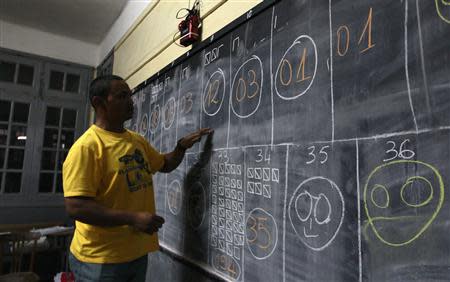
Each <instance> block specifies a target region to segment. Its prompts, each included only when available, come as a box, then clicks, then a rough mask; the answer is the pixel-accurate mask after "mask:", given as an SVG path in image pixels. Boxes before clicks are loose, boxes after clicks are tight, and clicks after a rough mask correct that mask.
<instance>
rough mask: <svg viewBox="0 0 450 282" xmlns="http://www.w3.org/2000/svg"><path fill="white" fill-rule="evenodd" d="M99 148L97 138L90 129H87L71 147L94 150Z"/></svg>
mask: <svg viewBox="0 0 450 282" xmlns="http://www.w3.org/2000/svg"><path fill="white" fill-rule="evenodd" d="M98 146H99V140H98V137H97V136H96V134H95V131H94V130H93V128H92V127H90V128H88V130H86V131H85V132H84V133H83V134H82V135H81V136H80V137H79V138H78V139H77V141H75V143H74V144H73V145H72V148H71V149H79V148H87V149H92V150H95V149H97V148H98Z"/></svg>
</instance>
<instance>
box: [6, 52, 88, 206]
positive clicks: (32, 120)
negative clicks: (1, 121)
mask: <svg viewBox="0 0 450 282" xmlns="http://www.w3.org/2000/svg"><path fill="white" fill-rule="evenodd" d="M0 60H2V61H7V62H11V63H15V64H16V71H15V78H14V81H15V82H16V81H17V76H18V68H19V67H18V64H24V65H32V66H33V67H34V73H33V85H32V86H27V85H23V84H17V83H12V82H3V81H0V99H2V100H7V101H10V102H11V103H15V102H23V103H29V104H30V106H29V114H28V123H27V141H26V145H25V153H24V163H23V168H22V181H21V190H20V193H17V194H15V193H11V194H6V193H3V192H2V191H0V206H2V207H55V206H57V207H59V206H63V205H64V198H63V194H62V193H48V194H47V193H39V176H40V168H41V158H42V154H41V152H42V149H43V136H44V128H45V116H46V107H47V106H54V107H58V108H71V109H76V110H77V119H76V124H75V134H74V140H76V139H77V138H78V137H79V136H80V135H81V134H82V133H84V131H85V129H87V126H88V121H89V113H90V104H89V102H88V99H87V93H88V83H89V81H90V80H91V79H92V77H93V73H94V68H93V67H90V66H85V65H79V64H74V63H69V62H65V61H60V60H56V59H50V58H46V57H41V56H37V55H30V54H25V53H22V52H19V51H13V50H9V49H4V48H0ZM51 70H56V71H63V72H64V73H71V74H78V75H80V85H79V92H78V93H72V92H64V91H55V90H49V89H48V85H49V79H50V71H51ZM65 77H66V74H65ZM64 87H65V86H64ZM12 114H13V112H12V111H11V112H10V119H9V121H8V138H9V136H10V132H11V126H12V124H14V123H13V122H11V116H12ZM61 119H62V112H61V116H60V122H61ZM60 125H61V124H60ZM60 133H61V129H58V139H59V134H60ZM58 142H59V140H58ZM2 147H6V148H8V147H9V140H8V142H7V144H6V145H5V146H2ZM7 157H8V156H7V154H6V152H5V160H4V161H5V162H7ZM5 167H6V164H5ZM1 171H3V168H2V170H1ZM56 171H57V164H56V165H55V170H54V175H57V172H56ZM54 182H55V180H54Z"/></svg>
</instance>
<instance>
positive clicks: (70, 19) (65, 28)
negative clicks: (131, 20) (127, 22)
mask: <svg viewBox="0 0 450 282" xmlns="http://www.w3.org/2000/svg"><path fill="white" fill-rule="evenodd" d="M127 2H128V0H0V19H1V20H4V21H8V22H12V23H15V24H19V25H24V26H28V27H31V28H35V29H39V30H42V31H46V32H50V33H55V34H59V35H63V36H66V37H70V38H75V39H79V40H82V41H85V42H89V43H94V44H99V43H100V42H101V41H102V40H103V38H104V37H105V35H106V34H107V32H108V30H109V29H110V27H111V26H112V24H113V23H114V21H115V20H116V19H117V17H118V16H119V15H120V13H121V11H122V9H123V8H124V7H125V5H126V3H127Z"/></svg>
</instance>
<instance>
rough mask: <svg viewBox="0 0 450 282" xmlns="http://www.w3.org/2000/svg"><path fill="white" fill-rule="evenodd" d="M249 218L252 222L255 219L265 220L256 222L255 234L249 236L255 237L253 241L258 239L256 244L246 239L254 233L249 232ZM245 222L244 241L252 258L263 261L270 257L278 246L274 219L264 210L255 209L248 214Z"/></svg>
mask: <svg viewBox="0 0 450 282" xmlns="http://www.w3.org/2000/svg"><path fill="white" fill-rule="evenodd" d="M250 218H253V219H254V220H255V218H259V219H261V218H265V220H264V221H263V222H258V224H256V222H255V224H256V226H255V228H254V230H256V232H257V234H256V235H255V234H252V235H251V236H256V238H255V239H258V242H256V243H255V242H250V241H251V240H249V238H248V237H249V233H250V232H251V233H255V231H252V230H250V231H249V228H248V223H249V219H250ZM245 222H246V228H245V240H246V242H247V247H248V250H249V251H250V253H251V254H252V256H253V257H254V258H256V259H257V260H263V259H266V258H268V257H270V256H271V255H272V254H273V252H274V251H275V247H276V246H277V244H278V227H277V223H276V222H275V218H274V217H273V216H272V215H271V214H270V213H268V212H267V211H265V210H264V209H262V208H255V209H253V210H252V211H251V212H250V213H249V214H248V216H247V219H246V221H245ZM252 240H253V238H252ZM260 241H261V242H260ZM258 243H261V244H258Z"/></svg>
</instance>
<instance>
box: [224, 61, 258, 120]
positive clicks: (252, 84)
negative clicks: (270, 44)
mask: <svg viewBox="0 0 450 282" xmlns="http://www.w3.org/2000/svg"><path fill="white" fill-rule="evenodd" d="M252 64H257V69H258V74H259V75H258V74H257V73H256V72H255V71H253V69H252V70H251V71H249V72H247V73H246V75H245V77H246V78H247V79H248V81H247V80H245V79H243V80H241V79H242V77H241V78H240V79H239V80H238V83H236V78H237V77H238V75H239V72H240V71H241V69H243V68H244V67H245V66H246V65H252ZM244 72H245V71H244ZM251 73H253V78H250V77H251V76H252V75H250V74H251ZM247 74H248V76H247ZM257 78H259V79H257ZM241 81H244V85H243V87H245V89H246V92H247V91H249V92H251V91H253V90H254V88H256V91H254V92H253V93H252V94H251V95H247V94H248V93H245V94H244V95H245V96H247V97H248V99H246V98H245V97H243V98H242V99H241V101H245V104H244V106H243V107H242V106H241V107H237V106H239V105H242V103H241V102H240V101H238V99H235V98H236V95H237V94H235V93H236V92H237V90H238V89H235V86H236V88H240V87H241V85H242V84H241ZM263 83H264V74H263V64H262V61H261V59H260V58H259V57H258V56H256V55H253V56H252V57H251V58H250V59H248V60H247V61H245V62H244V63H243V64H242V65H241V66H240V67H239V69H238V70H237V71H236V74H235V75H234V78H233V83H232V87H231V89H232V91H231V92H232V94H231V109H232V110H233V113H234V114H235V115H236V116H238V117H240V118H248V117H250V116H252V115H253V114H254V113H255V112H256V111H257V110H258V108H259V105H260V104H261V96H262V89H263ZM247 87H249V89H247ZM255 96H258V99H257V100H256V99H255V101H256V102H253V101H254V100H253V98H255ZM235 102H236V103H237V105H236V106H235Z"/></svg>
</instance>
